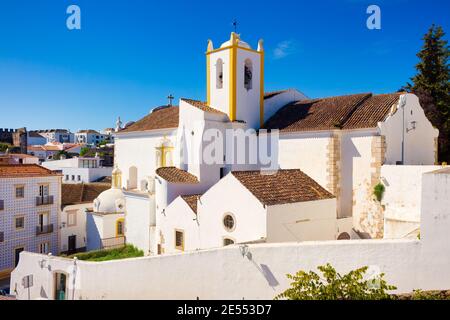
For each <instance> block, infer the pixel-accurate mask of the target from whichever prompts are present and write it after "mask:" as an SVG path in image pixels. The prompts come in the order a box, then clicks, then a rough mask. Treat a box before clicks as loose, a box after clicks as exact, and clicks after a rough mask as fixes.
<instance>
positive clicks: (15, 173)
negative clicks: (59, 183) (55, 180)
mask: <svg viewBox="0 0 450 320" xmlns="http://www.w3.org/2000/svg"><path fill="white" fill-rule="evenodd" d="M45 176H61V174H59V173H56V172H53V171H51V170H49V169H46V168H44V167H41V166H38V165H37V164H6V165H3V164H2V165H0V178H20V177H45Z"/></svg>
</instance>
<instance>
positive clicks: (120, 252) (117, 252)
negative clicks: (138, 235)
mask: <svg viewBox="0 0 450 320" xmlns="http://www.w3.org/2000/svg"><path fill="white" fill-rule="evenodd" d="M142 256H144V252H143V251H142V250H139V249H138V248H136V247H134V246H132V245H129V244H127V245H126V246H124V247H121V248H115V249H106V250H96V251H89V252H83V253H77V254H74V255H71V256H69V258H74V257H77V258H78V259H79V260H85V261H97V262H99V261H108V260H117V259H127V258H136V257H142Z"/></svg>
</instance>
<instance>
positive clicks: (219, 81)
mask: <svg viewBox="0 0 450 320" xmlns="http://www.w3.org/2000/svg"><path fill="white" fill-rule="evenodd" d="M222 88H223V61H222V59H218V60H217V62H216V89H222Z"/></svg>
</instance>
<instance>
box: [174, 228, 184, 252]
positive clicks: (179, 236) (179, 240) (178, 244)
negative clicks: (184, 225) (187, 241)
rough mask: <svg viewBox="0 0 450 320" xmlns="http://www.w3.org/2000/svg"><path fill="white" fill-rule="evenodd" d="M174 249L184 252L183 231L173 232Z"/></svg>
mask: <svg viewBox="0 0 450 320" xmlns="http://www.w3.org/2000/svg"><path fill="white" fill-rule="evenodd" d="M175 249H177V250H181V251H184V231H182V230H175Z"/></svg>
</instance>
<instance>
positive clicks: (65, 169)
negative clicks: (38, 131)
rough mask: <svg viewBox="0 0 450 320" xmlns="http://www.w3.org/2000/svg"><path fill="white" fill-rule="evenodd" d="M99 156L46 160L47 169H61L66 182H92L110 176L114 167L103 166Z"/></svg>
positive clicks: (44, 164)
mask: <svg viewBox="0 0 450 320" xmlns="http://www.w3.org/2000/svg"><path fill="white" fill-rule="evenodd" d="M100 163H101V159H100V158H99V157H93V158H90V157H75V158H71V159H63V160H53V161H45V162H43V163H42V166H44V167H45V168H47V169H50V170H56V171H61V172H62V174H63V182H64V183H91V182H95V181H98V180H100V179H102V178H104V177H110V176H111V172H112V170H113V168H111V167H103V166H101V164H100Z"/></svg>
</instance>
